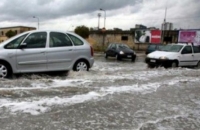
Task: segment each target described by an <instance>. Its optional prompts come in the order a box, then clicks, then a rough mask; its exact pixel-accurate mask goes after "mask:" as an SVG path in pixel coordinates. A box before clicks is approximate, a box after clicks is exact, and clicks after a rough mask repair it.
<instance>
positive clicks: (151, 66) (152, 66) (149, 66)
mask: <svg viewBox="0 0 200 130" xmlns="http://www.w3.org/2000/svg"><path fill="white" fill-rule="evenodd" d="M147 66H148V68H155V67H156V66H155V65H151V64H147Z"/></svg>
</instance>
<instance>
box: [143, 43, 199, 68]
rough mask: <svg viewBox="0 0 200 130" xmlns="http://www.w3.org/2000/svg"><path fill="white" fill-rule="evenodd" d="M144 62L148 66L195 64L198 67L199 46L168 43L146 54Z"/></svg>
mask: <svg viewBox="0 0 200 130" xmlns="http://www.w3.org/2000/svg"><path fill="white" fill-rule="evenodd" d="M145 62H146V63H147V64H148V65H149V67H155V66H164V67H178V66H196V67H198V68H200V47H199V46H193V45H191V44H183V43H182V44H169V45H166V46H165V47H163V48H162V50H161V51H155V52H152V53H150V54H148V55H147V57H146V60H145Z"/></svg>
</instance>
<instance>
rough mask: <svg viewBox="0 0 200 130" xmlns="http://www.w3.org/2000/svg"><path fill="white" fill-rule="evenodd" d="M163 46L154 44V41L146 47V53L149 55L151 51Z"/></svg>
mask: <svg viewBox="0 0 200 130" xmlns="http://www.w3.org/2000/svg"><path fill="white" fill-rule="evenodd" d="M163 46H164V45H163V44H152V43H150V44H149V45H148V47H147V49H146V55H148V54H149V53H151V52H154V51H157V50H161V49H162V47H163Z"/></svg>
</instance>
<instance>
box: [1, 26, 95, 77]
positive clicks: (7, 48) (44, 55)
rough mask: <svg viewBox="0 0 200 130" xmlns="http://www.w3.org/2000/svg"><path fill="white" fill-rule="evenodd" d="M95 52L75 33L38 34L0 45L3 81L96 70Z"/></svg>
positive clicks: (20, 37)
mask: <svg viewBox="0 0 200 130" xmlns="http://www.w3.org/2000/svg"><path fill="white" fill-rule="evenodd" d="M93 63H94V58H93V49H92V47H91V46H90V44H89V43H88V42H87V41H86V40H84V39H83V38H81V37H80V36H78V35H76V34H74V33H71V32H67V33H65V32H61V31H49V30H34V31H29V32H25V33H22V34H19V35H17V36H15V37H12V38H10V39H9V40H7V41H5V42H3V43H1V44H0V77H1V78H7V77H9V76H11V75H12V74H16V73H30V72H31V73H32V72H48V71H68V70H74V71H88V70H89V68H91V67H92V66H93Z"/></svg>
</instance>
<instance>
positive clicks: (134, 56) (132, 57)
mask: <svg viewBox="0 0 200 130" xmlns="http://www.w3.org/2000/svg"><path fill="white" fill-rule="evenodd" d="M119 56H120V58H124V59H135V58H136V55H135V54H119Z"/></svg>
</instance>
